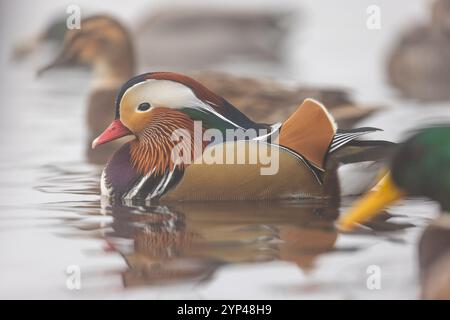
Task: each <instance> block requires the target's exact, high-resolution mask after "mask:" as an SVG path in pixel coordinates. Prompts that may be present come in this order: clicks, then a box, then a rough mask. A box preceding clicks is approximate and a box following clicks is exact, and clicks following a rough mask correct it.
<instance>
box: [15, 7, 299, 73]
mask: <svg viewBox="0 0 450 320" xmlns="http://www.w3.org/2000/svg"><path fill="white" fill-rule="evenodd" d="M296 15H297V14H296V13H295V12H294V11H289V12H288V11H286V10H284V11H282V10H278V11H276V10H271V11H268V10H252V11H249V10H233V9H220V10H219V9H213V8H210V9H200V8H199V9H196V10H194V9H193V8H192V7H186V8H171V9H153V10H152V14H150V15H144V16H143V17H142V18H141V19H138V20H140V22H139V21H138V22H137V23H136V26H134V27H135V28H133V30H132V31H130V33H132V34H133V38H134V40H135V44H136V52H137V56H138V57H139V60H140V61H139V64H140V65H141V66H145V67H147V68H148V67H156V66H157V67H158V68H176V69H181V70H187V69H196V68H210V67H216V66H217V65H219V64H223V63H227V62H238V61H243V60H245V63H246V64H252V63H267V64H270V65H282V64H283V63H284V56H283V48H284V46H285V43H286V41H287V38H288V35H289V34H290V29H291V26H292V25H293V21H294V20H295V19H294V18H295V16H296ZM92 18H94V17H92ZM98 18H103V20H107V19H111V23H112V24H113V23H114V19H113V18H111V17H108V16H98ZM66 19H67V16H63V17H57V18H55V19H53V21H52V22H51V23H50V24H49V25H48V26H47V27H46V28H45V29H44V31H43V32H41V33H39V34H38V35H37V36H33V37H31V38H29V39H26V40H24V41H22V42H19V43H18V45H17V46H16V48H15V50H14V52H13V57H14V58H16V59H18V60H20V59H23V58H25V57H27V56H29V55H30V54H32V53H34V52H35V51H36V50H38V49H39V48H40V47H41V46H43V45H45V44H52V45H56V46H57V47H58V48H60V47H61V46H62V44H63V39H64V36H65V34H66V32H67V30H68V29H67V26H66ZM89 20H91V19H89ZM84 22H86V23H87V22H88V21H84ZM89 24H91V22H90V21H89ZM81 27H82V28H84V27H85V25H84V23H82V26H81ZM99 27H100V25H99ZM154 43H157V44H158V45H157V46H155V45H153V44H154ZM179 52H183V59H180V57H179V55H178V53H179Z"/></svg>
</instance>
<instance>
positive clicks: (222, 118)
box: [92, 72, 391, 201]
mask: <svg viewBox="0 0 450 320" xmlns="http://www.w3.org/2000/svg"><path fill="white" fill-rule="evenodd" d="M208 130H209V131H208ZM230 130H231V134H236V132H240V131H241V134H244V137H237V136H231V137H230V136H228V135H229V134H230ZM377 130H378V129H375V128H359V129H354V130H346V131H345V130H344V131H342V130H338V129H337V126H336V124H335V122H334V120H333V117H332V115H331V114H330V113H329V112H328V111H327V110H326V109H325V107H324V106H323V105H321V104H320V103H318V102H317V101H315V100H312V99H307V100H305V101H304V102H303V104H302V105H301V106H300V107H299V108H298V110H297V111H296V112H294V113H293V114H292V115H291V116H290V117H289V118H288V119H287V120H286V121H284V122H283V123H282V124H281V123H278V124H274V125H268V124H264V123H257V122H254V121H252V120H251V119H250V118H249V117H247V116H246V115H245V114H244V113H242V112H241V111H239V110H238V109H237V108H235V107H234V106H233V105H232V104H231V103H230V102H228V101H227V100H225V99H224V98H223V97H221V96H219V95H217V94H215V93H213V92H212V91H211V90H209V89H207V88H206V87H204V86H203V85H202V84H200V83H199V82H197V81H195V80H194V79H192V78H190V77H188V76H185V75H181V74H177V73H171V72H152V73H146V74H142V75H139V76H136V77H134V78H132V79H130V80H129V81H128V82H127V83H125V84H124V85H123V86H122V88H121V89H120V91H119V93H118V95H117V100H116V111H115V119H114V120H113V122H112V123H111V125H110V126H109V127H108V128H106V130H105V131H104V132H103V133H102V134H101V135H100V136H99V137H97V138H96V139H95V140H94V141H93V143H92V147H93V148H95V147H97V146H99V145H102V144H105V143H107V142H110V141H114V140H116V139H118V138H121V137H124V136H128V135H131V136H135V139H134V140H133V141H131V142H128V143H125V144H124V145H123V146H122V147H121V148H120V149H119V150H118V151H117V152H116V153H114V155H113V157H112V158H111V159H110V161H109V162H108V164H107V166H106V168H105V169H104V171H103V174H102V178H101V186H102V188H101V189H102V194H103V195H105V196H108V197H111V198H119V199H122V200H123V199H125V200H132V199H135V198H138V199H148V200H156V199H160V200H167V201H171V200H175V201H180V200H261V199H292V198H329V197H333V196H332V194H334V193H336V190H338V189H339V188H338V182H337V178H336V170H335V165H336V164H337V163H335V160H336V158H337V157H338V156H339V155H342V156H343V157H344V158H345V159H346V161H348V162H352V160H353V162H359V161H367V160H374V157H375V158H380V157H382V156H383V153H384V152H383V150H384V149H386V147H389V146H390V145H391V144H390V143H388V142H384V141H357V140H356V141H355V139H356V138H358V137H360V136H362V135H364V134H366V133H370V132H374V131H377ZM206 131H207V132H206ZM179 134H180V136H178V135H179ZM277 139H278V140H279V142H276V143H270V141H275V140H277ZM234 140H238V141H237V142H234ZM212 141H214V143H211V142H212ZM220 142H222V143H220ZM264 148H266V149H264ZM374 149H375V150H378V152H374ZM264 150H266V153H265V154H264ZM358 152H361V153H360V154H359V155H358V156H356V154H357V153H358ZM233 155H239V159H240V160H234V156H233ZM230 156H231V158H228V157H230ZM272 156H273V158H272ZM265 157H269V158H265ZM368 157H369V159H368ZM263 158H264V159H263ZM230 159H231V161H230ZM272 160H273V161H272ZM236 161H240V162H238V163H236ZM230 162H231V163H230ZM218 163H220V164H218ZM272 165H273V166H272ZM237 177H238V179H236V178H237ZM337 193H338V192H337ZM334 196H337V195H336V194H334Z"/></svg>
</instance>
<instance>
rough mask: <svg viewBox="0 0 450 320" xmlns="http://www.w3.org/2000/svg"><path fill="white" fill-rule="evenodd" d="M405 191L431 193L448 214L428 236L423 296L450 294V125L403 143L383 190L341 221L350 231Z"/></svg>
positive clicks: (423, 245)
mask: <svg viewBox="0 0 450 320" xmlns="http://www.w3.org/2000/svg"><path fill="white" fill-rule="evenodd" d="M405 196H424V197H428V198H430V199H432V200H435V201H437V202H438V203H439V204H440V206H441V208H442V211H443V213H444V214H443V215H442V217H441V218H438V219H437V220H436V221H435V222H434V223H433V224H431V225H430V226H429V227H427V228H426V230H425V232H424V233H423V235H422V238H421V240H420V243H419V264H420V267H421V276H422V279H423V291H422V294H423V297H424V298H431V299H436V298H442V299H450V217H449V212H450V126H440V127H434V128H427V129H424V130H422V131H420V132H419V133H417V134H415V135H414V136H413V137H411V138H410V139H408V140H406V141H405V142H404V143H402V144H401V145H400V146H399V148H398V151H397V152H396V154H395V156H394V158H393V161H392V164H391V170H390V173H389V174H388V175H387V176H386V177H385V178H384V179H383V180H382V182H381V183H380V186H379V188H378V190H377V191H375V192H371V193H369V194H368V195H366V196H365V197H364V198H363V199H362V200H360V201H359V202H357V203H356V204H355V206H354V207H353V208H352V209H351V210H350V212H349V213H348V214H346V215H345V216H343V217H342V218H341V219H340V221H339V225H340V227H341V229H343V230H350V229H352V228H353V227H354V226H355V224H356V223H360V222H363V221H365V220H367V219H369V218H371V217H373V216H374V215H376V214H377V213H379V212H381V209H382V208H383V207H384V206H387V205H389V204H391V203H393V202H394V201H396V200H398V199H400V198H403V197H405Z"/></svg>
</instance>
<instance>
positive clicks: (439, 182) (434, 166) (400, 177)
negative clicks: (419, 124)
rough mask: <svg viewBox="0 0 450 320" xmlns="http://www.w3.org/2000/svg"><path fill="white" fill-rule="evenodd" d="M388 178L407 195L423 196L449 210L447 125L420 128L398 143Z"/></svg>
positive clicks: (449, 142)
mask: <svg viewBox="0 0 450 320" xmlns="http://www.w3.org/2000/svg"><path fill="white" fill-rule="evenodd" d="M391 173H392V180H393V182H394V183H395V185H397V186H398V187H399V188H400V189H401V190H403V191H404V192H406V193H407V194H408V195H410V196H426V197H428V198H430V199H433V200H436V201H438V202H439V203H440V204H441V206H442V207H443V209H444V210H450V126H445V127H444V126H443V127H435V128H429V129H424V130H422V131H421V132H419V133H418V134H416V135H414V136H413V137H411V138H410V139H408V140H407V141H405V142H404V143H402V144H401V145H400V147H399V149H398V151H397V153H396V156H395V157H394V159H393V162H392V165H391Z"/></svg>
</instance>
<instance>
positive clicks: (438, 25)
mask: <svg viewBox="0 0 450 320" xmlns="http://www.w3.org/2000/svg"><path fill="white" fill-rule="evenodd" d="M387 74H388V79H389V82H390V84H391V85H392V86H394V87H395V88H396V89H398V90H399V91H400V93H401V94H403V95H404V96H406V97H410V98H415V99H419V100H422V101H448V100H450V91H449V90H448V88H449V86H450V1H449V0H437V1H435V2H434V3H433V7H432V19H431V23H430V24H427V25H419V26H415V27H414V28H412V29H410V30H407V31H406V32H405V34H403V35H402V36H401V37H400V39H399V41H398V43H397V44H396V45H395V47H394V48H393V49H392V51H391V52H390V54H389V57H388V64H387Z"/></svg>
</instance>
